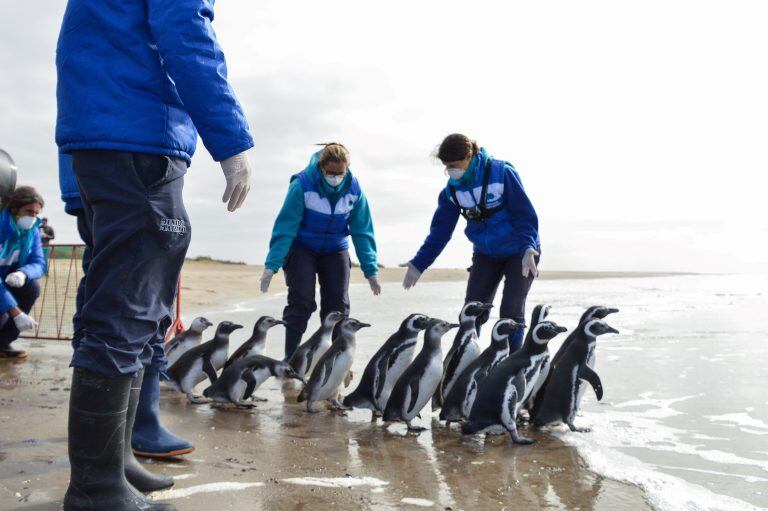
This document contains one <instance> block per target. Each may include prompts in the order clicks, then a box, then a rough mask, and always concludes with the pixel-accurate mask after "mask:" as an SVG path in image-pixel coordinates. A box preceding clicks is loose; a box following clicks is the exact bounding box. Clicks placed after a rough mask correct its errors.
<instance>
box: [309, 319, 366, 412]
mask: <svg viewBox="0 0 768 511" xmlns="http://www.w3.org/2000/svg"><path fill="white" fill-rule="evenodd" d="M369 326H371V325H369V324H367V323H361V322H360V321H358V320H356V319H353V318H347V319H345V320H344V321H342V322H341V328H340V332H339V336H338V337H337V338H336V339H335V340H334V341H333V344H331V347H330V348H328V350H327V351H326V352H325V353H324V354H323V356H322V357H320V360H319V361H318V362H317V367H316V368H315V370H314V371H312V375H311V376H310V377H309V381H308V382H307V384H306V385H305V386H304V388H303V389H302V391H301V393H300V394H299V397H298V402H299V403H301V402H303V401H305V400H306V402H307V411H308V412H310V413H316V412H317V410H315V409H313V408H312V405H313V404H315V403H317V402H318V401H323V400H327V401H328V402H329V403H330V404H331V405H332V406H333V407H334V408H336V409H345V408H348V407H345V406H344V405H342V404H341V403H339V399H338V396H339V387H340V386H341V384H342V383H344V380H345V378H347V376H348V374H349V370H350V369H351V368H352V362H353V360H354V358H355V350H356V349H357V342H356V340H355V333H356V332H357V331H358V330H360V329H361V328H366V327H369ZM297 374H298V371H297ZM347 381H348V380H347Z"/></svg>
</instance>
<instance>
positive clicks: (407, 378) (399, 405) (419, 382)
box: [383, 318, 460, 431]
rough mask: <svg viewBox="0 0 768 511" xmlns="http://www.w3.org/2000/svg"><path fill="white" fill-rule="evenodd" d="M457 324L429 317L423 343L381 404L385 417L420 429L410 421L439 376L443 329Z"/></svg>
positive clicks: (430, 394) (411, 427)
mask: <svg viewBox="0 0 768 511" xmlns="http://www.w3.org/2000/svg"><path fill="white" fill-rule="evenodd" d="M459 326H460V325H458V324H456V323H448V322H447V321H443V320H441V319H435V318H432V319H430V320H429V325H428V326H427V329H426V331H425V332H424V346H423V347H422V348H421V351H420V352H419V354H418V355H416V358H415V359H414V361H413V362H412V363H411V365H409V366H408V368H407V369H406V370H405V371H404V372H403V374H402V375H401V376H400V378H398V379H397V382H396V383H395V386H394V388H393V389H392V393H391V394H390V396H389V400H388V401H387V406H386V407H385V408H384V416H383V418H384V420H385V421H397V420H401V421H405V423H406V425H407V426H408V431H423V430H424V428H417V427H414V426H412V425H411V421H412V420H413V419H414V417H417V416H418V417H421V416H420V415H419V413H420V412H421V409H422V408H424V405H426V404H427V403H428V402H429V399H430V398H431V397H432V396H434V394H435V391H436V390H437V388H438V386H439V385H440V380H441V378H442V372H443V371H442V363H441V362H442V358H443V350H442V346H441V340H442V338H443V335H445V333H446V332H448V331H449V330H451V329H453V328H458V327H459Z"/></svg>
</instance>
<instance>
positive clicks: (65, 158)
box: [59, 153, 83, 215]
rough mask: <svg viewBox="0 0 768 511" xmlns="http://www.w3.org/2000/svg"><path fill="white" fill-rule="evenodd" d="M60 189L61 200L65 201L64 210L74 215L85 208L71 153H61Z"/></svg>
mask: <svg viewBox="0 0 768 511" xmlns="http://www.w3.org/2000/svg"><path fill="white" fill-rule="evenodd" d="M59 190H61V200H63V201H64V211H66V212H67V213H69V214H70V215H73V214H75V211H77V210H78V209H83V201H82V199H81V198H80V189H79V188H78V187H77V178H75V172H74V171H73V170H72V155H71V154H65V153H59Z"/></svg>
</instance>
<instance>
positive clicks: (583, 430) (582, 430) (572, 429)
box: [566, 423, 592, 433]
mask: <svg viewBox="0 0 768 511" xmlns="http://www.w3.org/2000/svg"><path fill="white" fill-rule="evenodd" d="M566 425H567V426H568V429H570V430H571V431H573V432H574V433H589V432H591V431H592V428H577V427H576V426H575V425H574V424H573V423H571V424H566Z"/></svg>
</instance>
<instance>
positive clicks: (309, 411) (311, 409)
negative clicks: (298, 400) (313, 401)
mask: <svg viewBox="0 0 768 511" xmlns="http://www.w3.org/2000/svg"><path fill="white" fill-rule="evenodd" d="M307 413H320V410H315V409H314V408H310V407H309V406H308V407H307Z"/></svg>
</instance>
